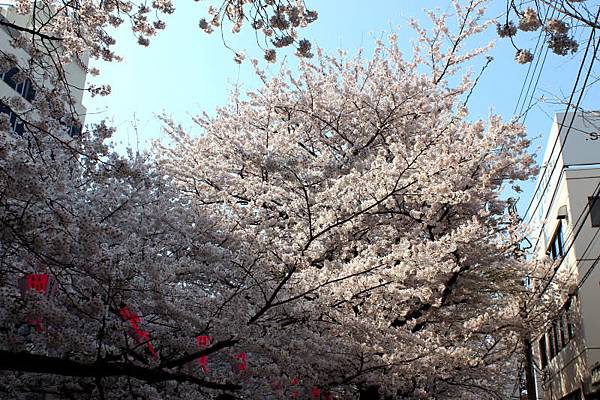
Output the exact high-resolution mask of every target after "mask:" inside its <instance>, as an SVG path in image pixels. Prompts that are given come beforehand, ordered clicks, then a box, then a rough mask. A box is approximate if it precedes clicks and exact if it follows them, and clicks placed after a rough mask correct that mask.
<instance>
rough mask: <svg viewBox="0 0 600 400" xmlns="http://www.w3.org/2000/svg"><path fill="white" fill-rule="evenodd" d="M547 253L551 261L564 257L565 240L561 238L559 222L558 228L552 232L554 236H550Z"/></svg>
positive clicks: (560, 224)
mask: <svg viewBox="0 0 600 400" xmlns="http://www.w3.org/2000/svg"><path fill="white" fill-rule="evenodd" d="M547 253H548V255H549V256H550V257H551V258H552V259H553V260H557V259H559V258H562V257H564V255H565V240H564V237H563V232H562V223H561V222H559V223H558V226H557V227H556V230H555V231H554V235H552V239H551V240H550V245H549V246H548V251H547Z"/></svg>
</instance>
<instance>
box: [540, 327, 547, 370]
mask: <svg viewBox="0 0 600 400" xmlns="http://www.w3.org/2000/svg"><path fill="white" fill-rule="evenodd" d="M538 344H539V346H540V361H541V363H542V369H544V368H546V365H548V353H547V351H546V335H542V337H541V338H540V341H539V343H538Z"/></svg>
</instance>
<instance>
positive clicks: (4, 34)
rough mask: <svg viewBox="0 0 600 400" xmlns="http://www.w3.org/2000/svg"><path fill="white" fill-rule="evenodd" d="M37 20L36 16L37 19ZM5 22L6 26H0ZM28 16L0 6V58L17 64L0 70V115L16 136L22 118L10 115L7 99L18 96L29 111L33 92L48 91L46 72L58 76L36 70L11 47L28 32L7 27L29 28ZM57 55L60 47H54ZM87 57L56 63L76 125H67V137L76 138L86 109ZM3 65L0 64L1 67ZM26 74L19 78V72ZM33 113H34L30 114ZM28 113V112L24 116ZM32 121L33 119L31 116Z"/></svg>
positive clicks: (20, 127) (21, 52)
mask: <svg viewBox="0 0 600 400" xmlns="http://www.w3.org/2000/svg"><path fill="white" fill-rule="evenodd" d="M37 18H38V19H39V18H40V17H39V16H38V17H37ZM1 22H5V23H6V24H2V23H1ZM32 22H33V21H32V17H31V16H28V15H20V14H17V13H16V12H15V9H14V7H12V6H0V58H7V56H8V57H11V58H13V59H14V60H16V63H17V65H12V66H11V67H10V68H8V69H6V70H0V113H4V114H7V115H8V116H9V120H10V125H11V128H12V130H13V131H14V132H16V133H17V134H20V133H22V132H23V130H24V129H25V127H24V123H23V121H22V119H20V118H19V116H18V115H16V113H15V112H13V111H12V110H11V108H10V106H9V104H10V99H11V98H12V97H15V96H18V97H20V98H21V99H22V100H24V101H25V102H26V104H27V106H29V108H30V109H33V107H30V106H31V103H32V101H33V100H34V98H35V96H36V92H38V91H39V90H40V89H42V88H43V89H47V90H52V88H53V87H52V83H51V82H50V79H48V73H52V71H54V73H58V72H57V71H56V70H55V68H54V67H52V68H49V69H44V70H41V71H40V70H36V68H35V66H31V65H30V63H29V61H30V57H29V55H28V54H27V52H25V51H24V50H23V49H21V48H17V47H15V46H13V45H12V42H13V40H15V39H18V38H20V37H21V36H23V35H27V36H28V37H29V36H30V35H29V34H28V33H24V32H22V31H19V30H18V29H14V28H11V27H10V25H11V24H13V25H17V26H19V27H24V28H29V29H30V28H32V27H33V23H32ZM56 51H57V52H60V47H58V48H57V50H56ZM48 61H49V65H57V63H56V57H54V60H48ZM87 62H88V60H87V58H86V59H84V60H77V62H71V63H68V64H59V65H58V68H60V69H61V72H60V73H61V74H62V75H64V77H65V81H66V82H67V85H68V90H69V94H70V96H71V102H70V103H69V104H68V109H69V110H72V114H73V115H74V117H75V119H76V120H77V121H78V122H79V123H78V124H70V125H69V126H68V128H69V132H70V133H71V135H77V134H78V133H79V132H80V131H81V126H83V123H84V121H85V114H86V108H85V107H84V106H83V104H82V100H83V88H84V87H85V80H86V75H87ZM2 64H4V63H0V66H2ZM24 71H26V73H25V74H24V76H25V78H24V79H23V74H22V72H24ZM33 112H34V111H33ZM29 114H31V113H28V115H29ZM32 120H35V116H33V118H32Z"/></svg>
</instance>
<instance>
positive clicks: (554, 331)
mask: <svg viewBox="0 0 600 400" xmlns="http://www.w3.org/2000/svg"><path fill="white" fill-rule="evenodd" d="M559 336H560V333H559V332H558V322H557V321H554V322H552V340H554V348H555V349H556V354H558V353H560V350H561V349H562V347H561V346H560V337H559Z"/></svg>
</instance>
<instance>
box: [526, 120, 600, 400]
mask: <svg viewBox="0 0 600 400" xmlns="http://www.w3.org/2000/svg"><path fill="white" fill-rule="evenodd" d="M599 196H600V112H586V113H581V112H578V113H577V114H575V117H574V114H573V113H568V114H564V113H560V114H556V115H555V116H554V121H553V124H552V130H551V132H550V137H549V140H548V144H547V147H546V152H545V155H544V159H543V164H542V167H541V170H540V174H539V177H538V183H537V187H536V191H535V195H534V200H533V202H532V206H531V209H530V210H529V211H530V212H529V213H528V215H527V216H526V218H527V219H529V218H531V220H532V222H533V223H534V225H536V222H537V226H538V228H539V230H538V231H537V235H534V240H535V241H534V249H535V251H536V253H537V254H540V255H548V256H549V257H550V258H551V259H552V260H553V261H552V262H553V264H552V268H551V270H550V272H549V274H548V276H546V277H545V279H542V280H540V281H539V282H540V283H541V284H542V285H546V284H547V283H548V281H549V280H552V279H555V282H556V281H557V280H558V279H559V277H560V279H561V280H563V281H566V282H568V283H566V285H567V289H568V293H569V296H568V298H567V300H566V301H565V302H564V305H563V307H562V309H561V310H560V311H559V312H557V313H554V315H553V318H552V319H551V320H549V321H547V323H546V324H545V326H544V327H543V332H544V333H543V334H540V335H539V336H538V337H536V338H532V348H533V356H534V357H533V359H534V369H535V375H536V384H537V385H536V386H537V388H536V389H537V393H536V398H537V399H548V400H558V399H560V400H567V399H568V400H576V399H600V265H599V264H600V198H599Z"/></svg>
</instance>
